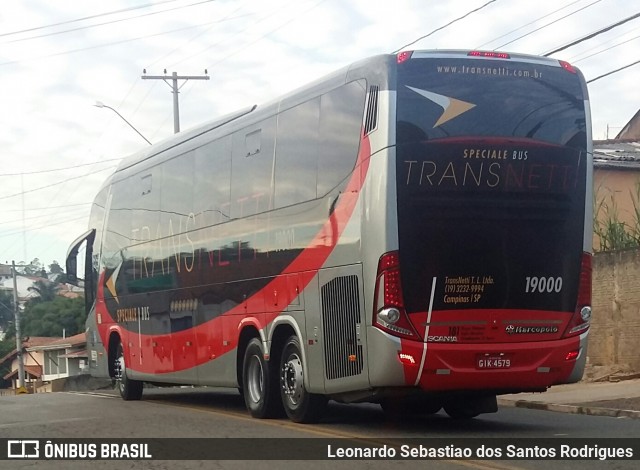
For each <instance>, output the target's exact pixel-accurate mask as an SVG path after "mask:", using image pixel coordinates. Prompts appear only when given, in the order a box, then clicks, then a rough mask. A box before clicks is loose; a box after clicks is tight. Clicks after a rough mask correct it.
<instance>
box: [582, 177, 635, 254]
mask: <svg viewBox="0 0 640 470" xmlns="http://www.w3.org/2000/svg"><path fill="white" fill-rule="evenodd" d="M598 192H599V191H596V193H595V194H594V204H593V209H594V210H593V231H594V233H595V234H596V235H597V236H598V238H599V239H600V246H599V247H595V250H596V251H616V250H624V249H627V248H638V247H640V180H638V181H637V182H636V185H635V193H634V191H632V190H630V191H629V195H630V196H631V201H632V203H633V207H634V214H633V219H634V223H633V224H632V225H630V224H627V223H625V222H622V221H620V219H619V216H618V207H617V205H616V201H615V198H614V195H613V194H611V195H609V197H608V198H606V197H603V198H600V199H598V196H597V195H598Z"/></svg>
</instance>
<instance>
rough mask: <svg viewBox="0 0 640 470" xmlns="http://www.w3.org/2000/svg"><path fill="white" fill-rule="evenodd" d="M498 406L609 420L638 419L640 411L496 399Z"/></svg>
mask: <svg viewBox="0 0 640 470" xmlns="http://www.w3.org/2000/svg"><path fill="white" fill-rule="evenodd" d="M498 405H499V406H508V407H512V408H528V409H531V410H545V411H554V412H556V413H571V414H581V415H590V416H607V417H609V418H631V419H640V411H636V410H618V409H615V408H600V407H597V406H579V405H560V404H556V403H544V402H541V401H528V400H505V399H500V398H498Z"/></svg>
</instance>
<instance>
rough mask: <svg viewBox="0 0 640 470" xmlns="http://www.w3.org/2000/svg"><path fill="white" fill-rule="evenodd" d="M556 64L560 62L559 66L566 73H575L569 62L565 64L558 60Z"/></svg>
mask: <svg viewBox="0 0 640 470" xmlns="http://www.w3.org/2000/svg"><path fill="white" fill-rule="evenodd" d="M558 62H560V65H561V66H562V68H563V69H565V70H566V71H567V72H571V73H577V72H576V69H575V68H574V67H573V65H571V64H570V63H569V62H565V61H564V60H559V61H558Z"/></svg>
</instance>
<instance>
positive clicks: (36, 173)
mask: <svg viewBox="0 0 640 470" xmlns="http://www.w3.org/2000/svg"><path fill="white" fill-rule="evenodd" d="M120 160H122V158H109V159H107V160H99V161H95V162H89V163H81V164H80V165H73V166H65V167H61V168H53V169H51V170H36V171H23V172H21V173H2V174H0V176H21V175H39V174H42V173H53V172H55V171H63V170H71V169H75V168H80V167H83V166H90V165H95V164H97V163H106V162H116V161H120Z"/></svg>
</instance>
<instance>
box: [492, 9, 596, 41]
mask: <svg viewBox="0 0 640 470" xmlns="http://www.w3.org/2000/svg"><path fill="white" fill-rule="evenodd" d="M601 1H602V0H596V1H595V2H592V3H590V4H588V5H586V6H583V7H582V8H578V9H577V10H575V11H573V12H571V13H569V14H567V15H564V16H562V17H560V18H558V19H556V20H553V21H551V22H550V23H547V24H545V25H542V26H540V27H539V28H536V29H534V30H533V31H530V32H528V33H527V34H523V35H522V36H518V37H517V38H515V39H512V40H511V41H509V42H505V43H504V44H501V45H499V46H498V47H496V48H494V49H493V50H494V51H495V50H497V49H500V48H502V47H504V46H507V45H509V44H512V43H514V42H516V41H519V40H520V39H522V38H526V37H527V36H530V35H532V34H533V33H536V32H538V31H540V30H541V29H544V28H546V27H548V26H551V25H552V24H555V23H557V22H559V21H562V20H564V19H566V18H569V17H570V16H573V15H575V14H576V13H579V12H581V11H583V10H586V9H587V8H589V7H592V6H593V5H595V4H596V3H600V2H601Z"/></svg>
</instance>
